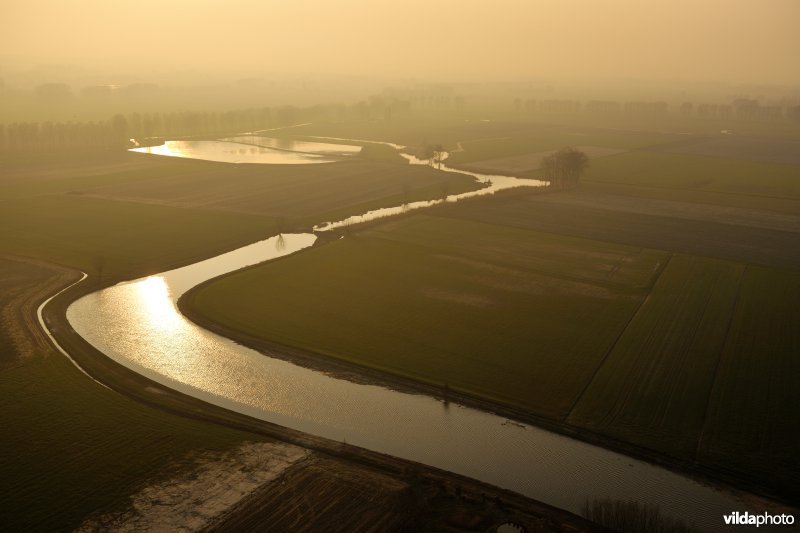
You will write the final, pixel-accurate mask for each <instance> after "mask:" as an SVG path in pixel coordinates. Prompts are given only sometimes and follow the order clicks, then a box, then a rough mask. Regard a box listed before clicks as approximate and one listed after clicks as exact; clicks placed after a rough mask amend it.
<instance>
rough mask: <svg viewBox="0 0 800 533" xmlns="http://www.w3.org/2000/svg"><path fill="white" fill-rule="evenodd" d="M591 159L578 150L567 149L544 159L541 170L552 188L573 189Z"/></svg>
mask: <svg viewBox="0 0 800 533" xmlns="http://www.w3.org/2000/svg"><path fill="white" fill-rule="evenodd" d="M588 165H589V157H588V156H587V155H586V154H585V153H583V152H581V151H580V150H578V149H577V148H572V147H569V146H568V147H566V148H562V149H561V150H559V151H557V152H554V153H552V154H550V155H548V156H545V157H543V158H542V161H541V163H540V167H539V168H540V169H541V171H542V175H543V177H544V179H546V180H547V181H549V182H550V187H556V188H559V189H571V188H572V187H574V186H576V185H577V184H578V181H579V180H580V178H581V176H582V175H583V172H584V170H586V167H587V166H588Z"/></svg>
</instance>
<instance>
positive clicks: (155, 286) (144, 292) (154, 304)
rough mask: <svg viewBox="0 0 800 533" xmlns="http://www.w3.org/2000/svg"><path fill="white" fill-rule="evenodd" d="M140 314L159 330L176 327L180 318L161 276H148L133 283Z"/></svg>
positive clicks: (174, 328) (170, 329) (168, 330)
mask: <svg viewBox="0 0 800 533" xmlns="http://www.w3.org/2000/svg"><path fill="white" fill-rule="evenodd" d="M134 287H135V289H136V301H137V303H138V304H139V308H140V311H141V316H142V317H144V318H145V320H147V321H148V322H149V323H150V324H152V325H153V326H154V327H155V328H156V329H158V330H159V331H161V332H165V333H168V332H171V331H175V330H176V329H178V328H179V327H180V325H181V322H182V319H181V316H180V315H179V314H178V310H177V309H175V304H173V303H172V300H171V299H170V297H169V286H168V285H167V282H166V281H165V280H164V278H163V277H162V276H150V277H149V278H145V279H143V280H142V281H140V282H138V283H136V284H135V285H134Z"/></svg>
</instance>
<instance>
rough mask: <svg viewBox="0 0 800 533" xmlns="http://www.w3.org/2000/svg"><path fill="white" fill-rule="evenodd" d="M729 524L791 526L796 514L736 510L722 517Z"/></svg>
mask: <svg viewBox="0 0 800 533" xmlns="http://www.w3.org/2000/svg"><path fill="white" fill-rule="evenodd" d="M722 518H723V519H724V520H725V525H728V526H756V527H759V526H791V525H793V524H794V515H790V514H769V513H766V512H765V513H762V514H751V513H748V512H747V511H745V512H744V513H740V512H739V511H734V512H733V513H731V514H727V515H724V516H723V517H722Z"/></svg>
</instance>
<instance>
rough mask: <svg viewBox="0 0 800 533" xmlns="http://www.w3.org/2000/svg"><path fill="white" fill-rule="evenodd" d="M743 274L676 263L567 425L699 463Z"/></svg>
mask: <svg viewBox="0 0 800 533" xmlns="http://www.w3.org/2000/svg"><path fill="white" fill-rule="evenodd" d="M743 270H744V266H743V265H739V264H735V263H728V262H723V261H718V260H713V259H705V258H698V257H690V256H675V257H673V258H672V259H671V260H670V263H669V265H668V266H667V268H666V269H665V270H664V272H663V273H662V274H661V276H660V277H659V279H658V282H657V283H656V284H655V286H654V287H653V290H652V292H651V293H650V295H649V296H648V298H647V300H646V301H645V303H644V304H643V305H642V307H641V308H640V309H639V311H638V312H637V313H636V316H634V318H633V320H631V323H630V325H629V326H628V327H627V328H626V329H625V332H624V333H623V334H622V336H621V337H620V338H619V340H618V341H617V343H616V344H615V345H614V348H613V349H612V350H611V352H610V353H609V355H608V357H607V358H606V360H605V361H604V362H603V364H602V365H601V366H600V368H599V369H598V371H597V374H596V375H595V377H594V379H593V380H592V382H591V383H590V384H589V386H588V387H587V388H586V391H585V392H584V393H583V395H582V396H581V398H580V400H579V401H578V402H577V403H576V405H575V408H574V409H573V410H572V412H571V413H570V416H569V418H568V421H569V422H570V423H571V424H575V425H578V426H583V427H586V428H589V429H592V430H594V431H599V432H601V433H608V434H610V435H613V436H615V437H617V438H619V439H621V440H625V441H628V442H634V443H637V444H640V445H643V446H645V447H647V448H654V449H662V450H667V451H671V452H674V453H676V455H678V456H681V457H687V456H688V457H691V456H693V455H694V453H695V451H696V449H697V443H698V439H699V436H700V432H701V431H702V428H703V423H704V422H705V415H706V406H707V404H708V397H709V394H710V391H711V386H712V384H713V383H714V378H715V374H716V368H717V363H718V361H719V357H720V351H721V350H722V346H723V345H724V343H725V339H726V337H727V335H728V328H729V325H730V319H731V315H732V313H733V306H734V303H735V301H736V295H737V293H738V289H739V279H740V278H741V276H742V272H743Z"/></svg>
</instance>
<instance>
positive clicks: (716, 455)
mask: <svg viewBox="0 0 800 533" xmlns="http://www.w3.org/2000/svg"><path fill="white" fill-rule="evenodd" d="M798 302H800V272H798V271H794V272H788V271H780V270H774V269H767V268H758V267H748V268H747V270H746V271H745V273H744V276H743V278H742V285H741V290H740V291H739V295H738V299H737V302H736V308H735V310H734V313H733V320H732V322H731V326H730V333H729V335H728V337H727V339H726V343H725V347H724V349H723V351H722V354H721V359H720V363H719V369H718V371H717V374H716V380H715V381H714V388H713V390H712V393H711V398H710V401H709V404H708V416H707V419H706V424H705V426H704V428H703V434H702V438H701V440H700V447H699V453H698V458H699V459H700V460H701V461H703V462H708V463H713V464H721V465H723V466H725V467H728V468H731V467H733V468H735V469H736V470H738V471H743V472H747V473H752V472H771V473H774V477H775V482H776V483H778V484H780V485H782V488H783V489H784V490H786V491H794V494H795V495H796V494H797V479H798V478H800V464H798V458H797V450H798V449H800V428H798V425H797V421H798V419H799V418H800V415H799V414H798V410H799V409H800V384H798V379H800V378H799V376H800V357H799V356H798V355H799V354H800V328H798V324H800V306H798Z"/></svg>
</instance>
